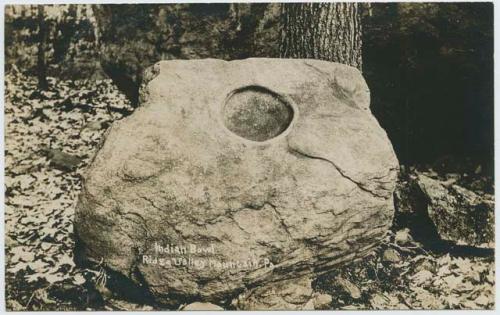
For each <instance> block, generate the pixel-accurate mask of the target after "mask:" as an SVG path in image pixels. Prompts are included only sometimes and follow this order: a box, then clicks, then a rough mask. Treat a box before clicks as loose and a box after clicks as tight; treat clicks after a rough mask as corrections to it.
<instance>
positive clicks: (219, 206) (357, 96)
mask: <svg viewBox="0 0 500 315" xmlns="http://www.w3.org/2000/svg"><path fill="white" fill-rule="evenodd" d="M146 78H147V80H146V82H145V84H144V85H143V87H142V90H141V99H142V103H141V106H140V107H139V108H138V109H137V110H136V112H135V113H134V114H133V115H131V116H130V117H128V118H126V119H124V120H122V121H119V122H117V123H115V124H114V125H113V126H112V127H111V129H110V131H109V133H108V135H107V138H106V140H105V142H104V144H103V146H102V148H101V149H100V151H99V152H98V154H97V155H96V157H95V159H94V161H93V163H92V165H91V166H90V168H89V169H88V171H87V174H86V178H85V183H84V189H83V192H82V194H81V197H80V201H79V203H78V205H77V213H76V219H75V220H76V222H75V229H76V233H77V235H78V236H79V239H80V244H81V249H80V254H79V255H80V256H81V257H82V258H83V259H84V260H89V261H93V262H100V261H102V262H104V264H105V265H106V266H107V267H108V268H110V269H112V270H114V271H117V272H119V273H121V274H123V275H125V276H126V277H129V278H130V279H132V281H134V282H135V283H137V284H138V285H140V286H142V287H144V288H146V289H147V290H148V291H149V292H150V293H151V295H152V296H153V297H154V298H155V299H156V300H157V301H158V302H160V303H165V304H168V303H176V302H178V301H182V302H185V301H210V302H214V303H219V302H220V301H226V302H227V301H229V302H230V301H231V299H232V298H235V297H237V296H238V295H239V294H242V293H244V292H246V291H247V290H251V289H252V288H256V287H264V286H266V285H270V284H271V283H275V282H280V281H287V280H290V279H299V278H303V277H313V276H315V275H318V274H321V273H324V272H326V271H329V270H331V269H332V268H334V267H335V266H337V265H339V264H341V263H348V262H350V261H352V260H353V259H356V258H359V257H363V256H364V255H365V254H366V253H368V252H369V251H370V249H371V248H373V247H374V246H375V245H376V244H377V243H378V241H379V239H380V238H381V236H382V235H383V234H384V233H385V232H386V230H387V229H388V228H389V226H390V225H391V222H392V219H393V214H394V205H393V191H394V188H395V183H396V178H397V171H398V161H397V159H396V157H395V154H394V152H393V149H392V146H391V143H390V142H389V140H388V138H387V136H386V133H385V132H384V130H383V129H382V128H381V127H380V126H379V124H378V123H377V121H376V119H375V118H374V117H373V116H372V114H371V112H370V108H369V102H370V97H369V90H368V87H367V85H366V83H365V81H364V79H363V77H362V76H361V74H360V72H359V71H358V70H356V69H354V68H351V67H348V66H345V65H342V64H336V63H330V62H325V61H315V60H287V59H247V60H239V61H231V62H227V61H221V60H214V59H207V60H190V61H180V60H179V61H162V62H159V63H157V64H155V65H154V67H153V68H151V69H150V71H148V73H147V75H146ZM195 248H196V250H194V249H195ZM182 259H185V260H182ZM276 294H279V292H276ZM179 303H180V302H179Z"/></svg>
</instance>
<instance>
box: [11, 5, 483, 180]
mask: <svg viewBox="0 0 500 315" xmlns="http://www.w3.org/2000/svg"><path fill="white" fill-rule="evenodd" d="M266 6H268V5H267V4H259V5H252V6H246V7H241V8H239V9H238V10H235V9H234V8H233V7H231V6H229V5H227V4H225V5H218V6H215V5H214V6H211V5H176V6H174V5H171V6H168V5H163V6H159V5H148V6H140V8H137V6H130V5H112V6H107V7H106V8H105V10H107V11H110V14H111V13H114V14H111V15H110V16H112V17H114V18H113V20H111V21H109V23H108V24H107V25H106V27H107V28H108V29H110V31H109V32H108V35H106V36H108V37H109V36H112V37H113V38H104V40H106V41H107V42H108V43H110V42H111V43H112V44H108V45H107V46H106V47H100V50H99V46H98V44H97V35H96V34H97V33H98V32H97V25H96V17H94V14H93V12H92V8H91V6H90V5H62V6H45V7H46V23H48V24H49V33H50V36H49V39H48V41H49V43H48V45H47V46H48V49H47V52H46V56H47V59H48V64H49V67H48V68H49V69H48V73H49V75H51V76H55V77H61V78H64V79H81V78H104V77H105V74H104V73H103V71H102V68H101V65H100V64H99V52H102V53H103V55H105V56H108V57H109V56H112V57H113V56H114V57H113V58H104V60H102V61H104V62H103V63H102V64H104V66H105V67H104V69H105V72H106V73H107V74H108V75H111V77H112V78H113V79H114V80H115V81H116V80H117V79H115V78H116V76H114V72H116V71H117V69H115V68H116V67H120V65H119V64H118V61H119V62H120V63H124V62H125V63H127V64H129V65H133V64H136V66H128V68H126V69H127V71H128V70H130V71H131V72H132V73H130V74H129V77H133V78H135V77H140V74H138V72H140V71H139V70H140V69H142V68H144V67H146V66H147V65H149V64H150V63H152V62H154V61H155V60H159V59H172V58H182V59H183V58H192V57H193V56H191V55H190V54H193V53H194V52H193V51H191V50H189V49H190V48H187V47H192V44H191V43H194V42H196V41H199V38H200V37H203V36H206V39H204V40H202V41H201V44H203V46H204V47H206V48H203V49H205V50H206V55H207V56H206V57H208V56H210V54H211V52H212V51H219V50H224V51H226V55H227V56H226V57H224V58H227V59H232V58H246V57H251V56H269V57H276V54H277V51H278V47H277V45H278V44H279V41H278V40H276V35H277V34H279V31H280V30H279V23H277V21H276V19H277V18H278V16H279V14H277V13H279V11H278V10H277V9H276V8H271V9H269V8H268V7H266ZM137 10H139V11H140V12H139V13H140V14H139V16H137ZM200 14H201V15H206V14H213V15H214V18H213V21H212V22H213V23H212V24H210V23H211V22H210V21H211V20H209V21H208V22H207V23H208V24H207V23H205V22H204V23H200V22H199V21H197V20H196V19H193V16H194V17H196V16H198V15H200ZM363 15H364V18H363V29H364V33H363V45H364V46H363V47H364V48H363V59H364V60H363V63H364V69H363V72H364V75H365V77H366V80H367V82H368V85H369V86H370V88H371V94H372V110H373V112H374V114H375V116H376V117H377V118H378V119H379V121H380V124H381V125H382V127H383V128H384V129H385V130H386V131H387V132H388V135H389V137H390V139H391V141H392V143H393V145H394V148H395V150H396V153H397V155H398V158H399V159H400V161H401V163H402V164H422V163H434V164H435V165H434V167H439V164H441V166H442V167H447V166H450V167H454V168H457V167H464V166H463V165H464V163H465V164H472V165H474V167H476V166H477V165H478V164H479V165H482V168H483V170H485V171H487V172H488V173H491V172H492V169H493V5H492V4H491V3H439V4H438V3H377V4H372V5H371V6H369V7H366V8H365V10H364V13H363ZM157 16H160V17H164V19H160V20H154V19H155V18H156V17H157ZM179 16H181V17H182V16H185V19H183V21H182V23H180V21H178V19H179ZM134 17H135V18H134ZM97 18H99V17H98V16H97ZM176 19H177V20H176ZM190 19H192V20H190ZM153 20H154V21H153ZM148 21H149V22H148ZM224 21H226V22H224ZM153 22H154V23H155V25H156V24H158V25H157V26H156V27H162V25H163V24H165V25H163V28H165V27H167V26H168V25H170V26H168V27H169V28H168V31H169V32H171V33H172V36H171V37H169V38H165V39H164V41H163V46H164V47H163V46H162V47H155V46H154V45H152V44H150V42H148V40H147V36H156V35H154V34H149V35H148V33H147V30H146V29H144V28H145V27H146V25H148V23H153ZM224 23H226V24H227V25H226V24H224ZM5 27H6V28H5V30H6V32H5V34H6V38H5V47H6V53H5V54H6V56H5V57H6V69H7V70H9V69H11V68H12V67H13V66H16V67H17V68H18V69H19V70H20V71H21V72H23V73H26V74H33V73H34V71H35V66H36V51H37V48H36V35H37V28H38V26H37V20H36V6H29V5H26V6H8V7H6V17H5ZM231 28H235V29H238V32H229V33H227V30H228V29H231ZM226 33H227V34H226ZM204 34H205V35H204ZM221 34H222V35H221ZM224 34H225V35H224ZM221 36H222V37H224V38H225V40H224V41H223V42H222V43H221V42H216V41H215V38H219V37H221ZM175 37H178V38H180V39H181V42H184V43H185V47H183V45H182V43H181V44H179V43H177V42H176V43H174V38H175ZM157 40H160V41H161V38H160V39H157V38H155V39H151V41H152V42H154V41H157ZM169 43H170V44H169ZM190 45H191V46H190ZM220 45H222V46H220ZM235 45H239V46H238V47H240V46H241V47H243V48H244V50H245V51H244V52H241V51H231V49H230V47H233V46H235ZM219 46H220V47H219ZM226 46H227V47H226ZM110 47H111V48H110ZM116 47H118V48H120V47H121V48H120V50H119V51H117V50H116V49H117V48H116ZM147 47H149V48H147ZM225 47H226V48H225ZM228 47H229V48H228ZM235 47H236V46H235ZM146 48H147V49H146ZM145 49H146V51H145ZM110 50H113V53H117V54H118V55H116V56H115V55H113V54H111V55H110V52H109V51H110ZM203 51H204V50H203ZM203 51H202V52H203ZM201 57H203V56H201ZM120 58H121V59H120ZM101 59H102V58H101ZM113 62H115V63H114V64H113ZM117 64H118V65H117ZM130 71H129V72H130ZM136 79H137V78H136ZM139 79H140V78H139ZM118 86H119V87H120V84H118ZM128 86H131V89H133V88H134V85H133V84H131V83H130V84H129V85H128ZM125 94H127V95H129V93H127V91H125ZM436 163H437V164H436ZM444 164H445V165H447V166H443V165H444ZM467 167H471V166H470V165H468V166H467Z"/></svg>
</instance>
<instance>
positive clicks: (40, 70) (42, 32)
mask: <svg viewBox="0 0 500 315" xmlns="http://www.w3.org/2000/svg"><path fill="white" fill-rule="evenodd" d="M44 15H45V14H44V9H43V5H38V54H37V77H38V88H39V89H40V90H47V89H48V87H49V85H48V83H47V64H46V62H45V41H46V37H47V25H46V23H45V18H44Z"/></svg>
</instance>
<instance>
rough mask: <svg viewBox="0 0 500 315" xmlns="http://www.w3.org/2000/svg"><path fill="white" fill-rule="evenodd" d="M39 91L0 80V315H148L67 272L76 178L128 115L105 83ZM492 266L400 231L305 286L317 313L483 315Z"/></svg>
mask: <svg viewBox="0 0 500 315" xmlns="http://www.w3.org/2000/svg"><path fill="white" fill-rule="evenodd" d="M49 84H50V87H49V90H48V91H43V92H41V91H39V90H37V86H36V80H35V79H34V78H31V77H25V76H22V75H20V74H19V73H9V74H7V75H6V76H5V110H4V111H5V135H6V136H5V189H6V190H5V212H4V213H5V253H6V265H5V281H6V305H7V309H8V310H17V311H21V310H153V309H155V307H153V306H150V305H137V304H132V303H130V302H127V301H125V300H123V299H120V298H119V297H117V296H115V295H114V294H113V293H112V292H110V291H109V290H107V289H106V288H105V286H104V284H105V282H106V281H103V277H104V278H105V277H106V274H105V272H104V271H103V270H91V269H82V268H79V267H77V266H75V264H74V262H73V248H74V235H73V223H72V220H73V215H74V209H75V204H76V201H77V197H78V194H79V192H80V188H81V181H82V172H83V171H84V170H85V167H86V166H87V165H88V163H89V162H90V161H91V159H92V156H93V154H94V153H95V151H96V149H97V147H98V144H99V142H100V141H101V140H102V139H103V136H104V133H105V131H106V129H107V127H108V126H109V125H110V124H111V123H112V122H113V121H115V120H117V119H121V118H123V117H124V116H126V115H128V114H130V113H131V112H132V108H131V107H130V105H129V103H128V101H127V100H126V99H125V97H124V96H123V95H122V94H120V93H119V92H118V91H117V89H116V88H115V87H114V85H113V84H112V82H111V81H110V80H101V81H60V80H56V79H54V78H49ZM494 280H495V276H494V257H493V256H492V255H483V256H473V255H456V254H453V253H451V254H450V253H446V252H443V251H440V252H433V251H432V250H430V249H428V248H424V247H423V245H422V244H420V243H418V242H416V241H414V240H413V239H412V236H411V234H410V233H409V231H408V230H407V229H400V230H394V231H390V232H389V233H388V234H387V237H386V238H385V240H384V241H383V242H382V244H381V246H379V247H378V249H377V250H375V251H374V252H373V253H372V254H371V255H369V256H368V257H366V258H365V259H363V260H361V261H358V262H354V263H352V264H351V265H348V266H345V267H343V268H339V269H337V270H335V271H334V272H332V273H330V274H327V275H325V276H323V277H321V278H320V279H317V280H316V281H315V283H314V288H315V290H316V291H317V292H318V293H322V294H324V295H329V296H330V297H331V298H328V299H326V303H324V305H321V306H319V308H324V309H491V308H493V307H494Z"/></svg>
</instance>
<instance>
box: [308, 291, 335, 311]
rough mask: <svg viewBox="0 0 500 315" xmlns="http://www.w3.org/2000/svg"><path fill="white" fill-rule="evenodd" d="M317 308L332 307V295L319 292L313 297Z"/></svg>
mask: <svg viewBox="0 0 500 315" xmlns="http://www.w3.org/2000/svg"><path fill="white" fill-rule="evenodd" d="M312 301H313V303H314V309H315V310H326V309H329V308H330V304H331V303H332V297H331V296H330V295H329V294H317V295H315V296H314V297H313V298H312Z"/></svg>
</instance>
